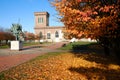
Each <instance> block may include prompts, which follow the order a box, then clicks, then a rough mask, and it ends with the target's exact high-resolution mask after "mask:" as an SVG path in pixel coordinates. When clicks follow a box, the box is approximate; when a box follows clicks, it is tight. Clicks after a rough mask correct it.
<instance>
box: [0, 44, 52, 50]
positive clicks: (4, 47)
mask: <svg viewBox="0 0 120 80" xmlns="http://www.w3.org/2000/svg"><path fill="white" fill-rule="evenodd" d="M42 44H50V43H49V42H44V43H42ZM32 45H40V43H39V42H27V43H23V46H32ZM6 48H9V46H8V45H2V46H0V49H6Z"/></svg>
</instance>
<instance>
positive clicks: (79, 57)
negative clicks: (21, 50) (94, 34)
mask: <svg viewBox="0 0 120 80" xmlns="http://www.w3.org/2000/svg"><path fill="white" fill-rule="evenodd" d="M90 44H91V43H89V42H77V43H72V44H68V45H66V46H65V47H63V48H64V49H63V48H61V49H63V50H69V49H72V47H73V45H81V46H83V45H87V46H89V47H91V48H92V49H96V48H97V46H98V45H90ZM98 52H100V51H99V49H98V51H97V52H95V53H94V54H93V53H91V52H90V51H87V52H86V51H84V52H81V53H78V54H74V53H72V52H66V53H62V52H54V53H53V52H52V53H48V54H44V55H41V56H39V57H37V58H35V59H32V60H30V61H28V62H26V63H23V64H20V65H18V66H16V67H13V68H11V69H9V70H6V71H3V72H1V73H0V80H120V66H119V65H117V63H116V60H115V58H114V57H113V56H109V57H105V56H104V55H103V54H97V53H98Z"/></svg>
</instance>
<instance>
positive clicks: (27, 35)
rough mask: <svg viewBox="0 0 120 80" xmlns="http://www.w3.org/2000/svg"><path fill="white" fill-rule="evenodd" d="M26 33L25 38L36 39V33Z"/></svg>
mask: <svg viewBox="0 0 120 80" xmlns="http://www.w3.org/2000/svg"><path fill="white" fill-rule="evenodd" d="M24 35H25V40H34V39H35V35H34V34H33V33H30V32H24Z"/></svg>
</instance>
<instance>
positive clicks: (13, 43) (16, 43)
mask: <svg viewBox="0 0 120 80" xmlns="http://www.w3.org/2000/svg"><path fill="white" fill-rule="evenodd" d="M22 46H23V45H22V42H20V41H11V50H21V49H22Z"/></svg>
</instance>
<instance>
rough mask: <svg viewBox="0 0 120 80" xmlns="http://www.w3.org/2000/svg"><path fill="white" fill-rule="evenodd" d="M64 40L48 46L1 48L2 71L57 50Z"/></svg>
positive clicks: (0, 70) (0, 64)
mask: <svg viewBox="0 0 120 80" xmlns="http://www.w3.org/2000/svg"><path fill="white" fill-rule="evenodd" d="M63 44H65V43H64V42H59V43H54V44H51V45H49V46H46V47H39V46H38V47H35V48H34V47H26V48H23V50H21V51H11V50H10V49H0V72H2V71H4V70H7V69H9V68H11V67H14V66H17V65H19V64H21V63H24V62H26V61H28V60H30V59H33V58H35V57H37V56H40V55H42V54H45V53H48V52H57V51H59V50H56V49H57V48H60V47H61V46H62V45H63Z"/></svg>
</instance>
